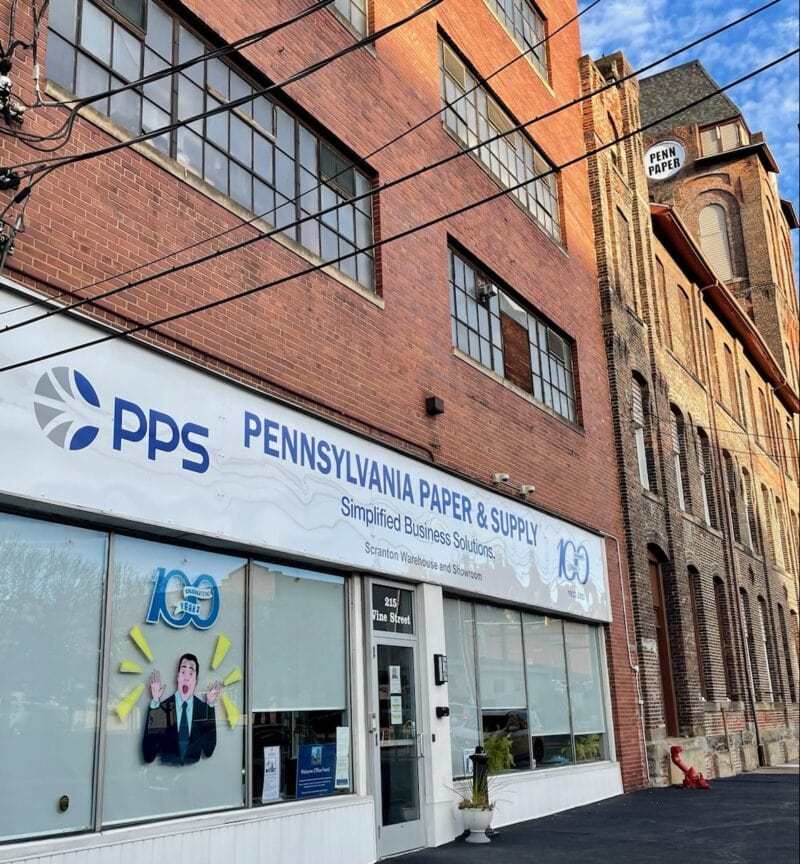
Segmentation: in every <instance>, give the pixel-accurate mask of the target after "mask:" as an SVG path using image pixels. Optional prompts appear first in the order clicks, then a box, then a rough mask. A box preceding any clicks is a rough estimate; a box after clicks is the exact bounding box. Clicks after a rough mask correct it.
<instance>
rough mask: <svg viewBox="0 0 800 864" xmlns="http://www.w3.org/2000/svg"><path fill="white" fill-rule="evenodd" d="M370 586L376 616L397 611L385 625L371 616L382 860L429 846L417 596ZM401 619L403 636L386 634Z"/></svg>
mask: <svg viewBox="0 0 800 864" xmlns="http://www.w3.org/2000/svg"><path fill="white" fill-rule="evenodd" d="M372 587H373V597H372V599H373V612H374V610H375V609H376V608H377V609H378V610H384V611H385V610H387V609H389V610H393V611H394V612H395V614H394V615H393V616H392V615H391V614H387V615H386V618H387V621H386V622H383V621H382V618H383V614H380V615H378V616H377V618H376V616H375V615H374V614H373V622H372V625H373V641H372V682H373V686H372V690H373V694H372V695H373V701H372V716H373V724H372V725H373V734H374V753H375V763H374V765H375V768H374V770H375V798H376V811H377V812H376V816H377V820H378V852H379V854H380V856H381V857H382V858H384V857H386V856H389V855H396V854H397V853H399V852H406V851H408V850H410V849H418V848H419V847H421V846H424V845H425V839H424V832H423V825H422V802H421V800H420V767H421V760H422V757H423V754H422V747H421V742H422V733H421V730H420V728H419V723H418V718H417V675H416V659H415V654H416V645H415V641H416V640H415V637H414V636H413V623H412V622H413V612H412V611H411V606H412V601H413V592H412V591H410V590H407V589H402V588H393V587H390V586H386V585H380V586H378V585H373V586H372ZM404 595H407V596H404ZM387 603H388V604H389V605H388V606H387V605H385V604H387ZM395 603H396V604H397V605H396V606H394V605H393V604H395ZM401 606H402V609H403V611H402V612H401V611H400V610H401ZM400 618H402V619H404V623H402V624H401V626H400V631H401V632H398V631H397V630H394V631H387V630H385V629H383V627H382V624H384V623H390V622H395V621H396V620H397V619H400ZM403 631H405V632H403ZM409 631H412V632H409Z"/></svg>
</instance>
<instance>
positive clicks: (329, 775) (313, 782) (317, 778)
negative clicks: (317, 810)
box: [297, 744, 336, 798]
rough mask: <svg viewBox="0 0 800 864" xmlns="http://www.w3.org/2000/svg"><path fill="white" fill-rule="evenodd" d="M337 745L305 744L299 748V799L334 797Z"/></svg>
mask: <svg viewBox="0 0 800 864" xmlns="http://www.w3.org/2000/svg"><path fill="white" fill-rule="evenodd" d="M335 768H336V745H335V744H303V745H301V746H300V747H298V748H297V797H298V798H318V797H320V796H321V795H333V790H334V780H335V776H336V771H335Z"/></svg>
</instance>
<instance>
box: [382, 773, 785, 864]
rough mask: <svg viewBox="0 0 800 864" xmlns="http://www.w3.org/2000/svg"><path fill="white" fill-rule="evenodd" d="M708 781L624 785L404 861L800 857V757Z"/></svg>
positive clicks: (756, 863)
mask: <svg viewBox="0 0 800 864" xmlns="http://www.w3.org/2000/svg"><path fill="white" fill-rule="evenodd" d="M711 786H712V788H711V789H710V790H708V791H703V790H688V789H683V788H681V787H679V786H673V787H670V788H668V789H645V790H642V791H639V792H631V793H630V794H628V795H620V796H618V797H616V798H610V799H609V800H607V801H601V802H599V803H597V804H589V805H587V806H585V807H578V808H576V809H574V810H568V811H566V812H563V813H558V814H556V815H554V816H546V817H544V818H542V819H536V820H533V821H531V822H522V823H519V824H517V825H511V826H508V827H505V828H502V829H500V832H499V835H498V836H496V837H494V838H493V839H492V842H491V845H483V846H478V845H470V844H467V843H465V842H464V841H463V840H462V839H458V840H456V841H455V842H453V843H449V844H447V845H446V846H441V847H439V848H438V849H425V850H422V851H420V852H412V853H410V854H408V855H403V856H401V857H400V858H399V859H398V861H400V862H402V864H603V862H614V864H617V862H619V864H628V862H643V864H644V862H647V864H700V862H725V864H749V862H753V864H796V862H797V861H798V860H800V775H799V774H798V767H797V765H794V766H784V767H781V768H763V769H760V770H758V771H755V772H753V773H751V774H740V775H738V776H736V777H729V778H727V779H725V780H712V781H711Z"/></svg>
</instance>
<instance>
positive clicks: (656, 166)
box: [644, 141, 686, 180]
mask: <svg viewBox="0 0 800 864" xmlns="http://www.w3.org/2000/svg"><path fill="white" fill-rule="evenodd" d="M685 164H686V150H685V149H684V147H683V144H681V142H680V141H659V142H658V144H653V146H652V147H648V148H647V151H646V152H645V154H644V170H645V171H646V172H647V179H648V180H666V179H668V178H669V177H674V176H675V174H677V173H678V171H680V170H681V168H683V166H684V165H685Z"/></svg>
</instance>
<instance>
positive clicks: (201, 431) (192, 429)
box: [181, 423, 209, 474]
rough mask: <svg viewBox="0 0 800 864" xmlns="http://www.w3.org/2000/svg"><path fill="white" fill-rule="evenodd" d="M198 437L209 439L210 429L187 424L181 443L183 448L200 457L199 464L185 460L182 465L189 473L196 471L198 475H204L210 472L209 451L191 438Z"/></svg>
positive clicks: (182, 430)
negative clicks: (192, 436)
mask: <svg viewBox="0 0 800 864" xmlns="http://www.w3.org/2000/svg"><path fill="white" fill-rule="evenodd" d="M191 435H196V436H197V437H202V438H208V429H207V428H206V427H205V426H198V424H197V423H186V424H185V425H184V427H183V429H181V441H182V442H183V446H184V447H185V448H186V449H187V450H188V451H189V452H190V453H194V454H195V455H197V456H199V457H200V461H199V462H192V461H190V460H189V459H184V460H183V462H181V465H183V467H184V468H185V469H186V470H187V471H196V472H197V473H198V474H204V473H205V472H206V471H207V470H208V464H209V458H208V450H207V449H206V448H205V447H204V446H203V445H202V444H200V443H199V442H198V441H193V440H192V439H191V438H190V437H189V436H191Z"/></svg>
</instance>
